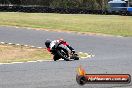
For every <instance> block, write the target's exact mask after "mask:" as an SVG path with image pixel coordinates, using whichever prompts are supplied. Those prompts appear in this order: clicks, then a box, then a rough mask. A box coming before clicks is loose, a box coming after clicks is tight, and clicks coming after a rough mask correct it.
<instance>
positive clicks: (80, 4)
mask: <svg viewBox="0 0 132 88" xmlns="http://www.w3.org/2000/svg"><path fill="white" fill-rule="evenodd" d="M108 1H109V0H0V4H1V5H36V6H46V7H53V8H85V9H95V10H98V9H105V8H107V3H108Z"/></svg>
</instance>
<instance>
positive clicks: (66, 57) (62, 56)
mask: <svg viewBox="0 0 132 88" xmlns="http://www.w3.org/2000/svg"><path fill="white" fill-rule="evenodd" d="M61 50H63V52H61ZM57 53H58V55H59V56H60V57H61V58H62V59H64V60H65V61H69V59H68V58H69V56H68V51H67V50H65V49H63V48H61V49H59V50H58V51H57Z"/></svg>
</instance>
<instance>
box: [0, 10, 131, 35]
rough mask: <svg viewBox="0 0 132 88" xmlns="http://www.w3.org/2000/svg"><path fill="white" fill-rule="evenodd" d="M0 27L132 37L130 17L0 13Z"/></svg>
mask: <svg viewBox="0 0 132 88" xmlns="http://www.w3.org/2000/svg"><path fill="white" fill-rule="evenodd" d="M0 25H10V26H20V27H32V28H43V29H49V30H63V31H75V32H86V33H102V34H111V35H121V36H132V17H131V16H118V15H89V14H53V13H17V12H12V13H11V12H0Z"/></svg>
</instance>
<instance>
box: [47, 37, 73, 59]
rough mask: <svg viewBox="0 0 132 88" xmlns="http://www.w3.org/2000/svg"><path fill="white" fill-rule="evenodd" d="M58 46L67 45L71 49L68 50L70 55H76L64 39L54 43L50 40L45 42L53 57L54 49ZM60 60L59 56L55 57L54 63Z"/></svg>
mask: <svg viewBox="0 0 132 88" xmlns="http://www.w3.org/2000/svg"><path fill="white" fill-rule="evenodd" d="M56 44H63V45H66V46H67V47H68V48H69V49H70V50H68V51H69V52H70V53H75V50H74V49H73V48H72V47H71V46H70V45H69V44H68V43H67V42H66V41H64V40H63V39H59V40H53V41H51V40H50V39H47V40H46V42H45V46H46V48H47V50H48V51H49V52H51V54H53V55H54V48H55V45H56ZM58 59H60V58H59V57H58V56H57V55H54V56H53V60H54V61H56V60H58Z"/></svg>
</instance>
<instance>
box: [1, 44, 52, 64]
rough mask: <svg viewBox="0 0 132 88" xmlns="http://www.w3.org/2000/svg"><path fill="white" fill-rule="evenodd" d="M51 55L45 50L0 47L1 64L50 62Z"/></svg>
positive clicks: (9, 46) (8, 46)
mask: <svg viewBox="0 0 132 88" xmlns="http://www.w3.org/2000/svg"><path fill="white" fill-rule="evenodd" d="M48 59H51V55H50V54H49V53H48V52H47V51H46V50H44V49H35V48H28V47H20V46H11V45H0V63H10V62H26V61H36V60H48Z"/></svg>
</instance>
